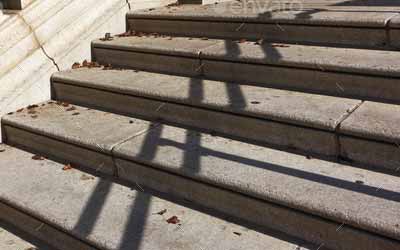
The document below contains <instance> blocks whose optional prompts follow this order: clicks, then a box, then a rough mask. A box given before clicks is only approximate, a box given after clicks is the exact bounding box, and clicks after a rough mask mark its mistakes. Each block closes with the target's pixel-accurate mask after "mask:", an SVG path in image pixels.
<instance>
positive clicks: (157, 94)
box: [52, 69, 360, 131]
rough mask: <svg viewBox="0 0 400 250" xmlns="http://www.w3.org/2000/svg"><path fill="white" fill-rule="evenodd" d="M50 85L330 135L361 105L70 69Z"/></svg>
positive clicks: (185, 79) (247, 87)
mask: <svg viewBox="0 0 400 250" xmlns="http://www.w3.org/2000/svg"><path fill="white" fill-rule="evenodd" d="M52 81H53V82H57V83H67V84H74V85H78V86H84V87H91V88H98V89H103V90H109V91H113V92H119V93H121V94H130V95H134V96H141V97H146V98H153V99H156V100H161V101H167V102H168V101H170V102H174V103H180V104H185V105H191V106H198V107H204V108H210V109H213V110H219V111H225V112H230V113H234V114H239V115H246V116H251V117H256V118H261V119H269V120H274V121H278V122H285V123H290V124H294V125H301V126H307V127H312V128H319V129H325V130H329V131H334V130H335V128H336V126H337V124H338V123H339V121H341V119H343V117H344V116H345V115H347V113H348V111H349V110H352V109H353V108H355V107H356V106H357V105H359V104H360V101H359V100H353V99H346V98H338V97H330V96H322V95H315V94H307V93H301V92H295V91H286V90H278V89H270V88H263V87H257V86H251V85H237V84H230V83H225V82H220V81H211V80H204V79H199V78H188V77H180V76H173V75H165V74H157V73H150V72H144V71H140V72H138V71H134V70H123V71H120V70H101V69H80V70H70V71H64V72H59V73H56V74H55V75H53V77H52ZM149 82H151V83H152V84H149Z"/></svg>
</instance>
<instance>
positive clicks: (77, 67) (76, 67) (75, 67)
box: [71, 62, 81, 69]
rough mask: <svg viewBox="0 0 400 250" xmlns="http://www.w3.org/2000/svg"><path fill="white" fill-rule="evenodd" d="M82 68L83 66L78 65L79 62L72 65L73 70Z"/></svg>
mask: <svg viewBox="0 0 400 250" xmlns="http://www.w3.org/2000/svg"><path fill="white" fill-rule="evenodd" d="M80 67H81V64H80V63H78V62H76V63H74V64H72V67H71V68H72V69H79V68H80Z"/></svg>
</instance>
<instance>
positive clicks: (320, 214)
mask: <svg viewBox="0 0 400 250" xmlns="http://www.w3.org/2000/svg"><path fill="white" fill-rule="evenodd" d="M29 133H31V132H29ZM51 139H53V138H51ZM53 140H54V139H53ZM64 143H65V144H70V145H71V143H68V142H64ZM72 145H74V146H76V147H79V146H78V145H75V144H72ZM113 154H114V155H113V157H115V158H116V159H121V160H128V161H129V162H132V163H136V164H139V165H141V166H144V167H148V168H151V169H155V170H157V171H160V172H162V173H166V174H168V175H175V176H178V177H181V178H184V179H189V180H191V181H193V182H196V183H200V184H205V185H209V186H211V187H215V188H217V189H219V190H225V191H227V192H233V193H237V194H239V195H243V196H246V197H249V198H251V199H255V200H259V201H262V202H265V203H269V204H271V205H273V206H278V207H281V208H282V209H289V210H293V211H296V212H297V213H302V214H305V215H308V216H313V217H315V218H319V219H321V220H327V221H331V222H334V223H338V224H346V226H350V227H353V228H354V229H355V230H359V231H365V232H369V233H377V234H379V235H380V236H382V237H385V238H390V239H394V240H395V239H396V238H391V237H388V236H387V234H389V235H393V233H394V232H391V231H390V230H389V231H388V230H382V229H380V230H379V229H377V228H371V225H369V224H368V223H367V225H362V224H360V221H359V220H358V219H355V220H351V218H348V217H346V216H345V215H342V216H339V217H336V216H334V215H332V214H329V213H327V211H324V210H319V209H318V208H319V206H314V207H313V208H312V209H310V207H309V206H308V207H307V206H305V207H302V206H295V205H291V204H290V203H288V202H284V201H283V200H279V199H278V198H279V196H277V198H272V199H271V198H268V197H265V196H264V197H261V196H260V195H256V194H255V193H253V192H245V191H244V189H238V188H233V186H229V185H225V184H221V183H219V182H216V181H210V180H211V179H209V180H207V178H196V176H190V175H185V174H184V173H179V172H176V171H171V170H169V169H167V168H166V167H163V166H161V165H157V164H151V163H149V162H146V161H142V160H139V161H137V160H133V158H132V157H123V154H121V153H118V152H114V153H113ZM116 167H117V166H116ZM395 234H396V233H395Z"/></svg>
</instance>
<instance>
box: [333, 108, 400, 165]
mask: <svg viewBox="0 0 400 250" xmlns="http://www.w3.org/2000/svg"><path fill="white" fill-rule="evenodd" d="M399 123H400V106H399V105H391V104H384V103H377V102H364V103H363V104H362V105H361V106H360V107H359V108H358V109H357V110H356V111H355V112H354V113H353V114H352V115H351V116H350V117H349V118H347V119H346V120H345V121H344V122H343V123H342V125H341V128H340V133H341V134H344V135H347V136H351V137H355V138H347V136H343V137H342V136H341V138H340V141H341V144H342V147H343V149H342V150H343V152H342V154H343V155H344V156H345V157H346V158H348V159H350V160H354V161H357V162H362V163H372V164H374V165H376V164H380V165H382V166H385V167H387V168H391V169H393V170H396V171H397V170H398V167H399V164H400V147H399V144H400V137H399V135H400V128H399ZM365 138H370V139H373V140H376V141H377V142H365V141H364V140H363V139H365ZM373 148H375V149H379V150H372V149H373Z"/></svg>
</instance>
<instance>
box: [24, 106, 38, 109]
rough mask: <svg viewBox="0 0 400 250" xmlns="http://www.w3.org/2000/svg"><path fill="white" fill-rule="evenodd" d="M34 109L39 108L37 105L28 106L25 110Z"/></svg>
mask: <svg viewBox="0 0 400 250" xmlns="http://www.w3.org/2000/svg"><path fill="white" fill-rule="evenodd" d="M34 108H39V106H38V105H29V106H28V107H27V109H34Z"/></svg>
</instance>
